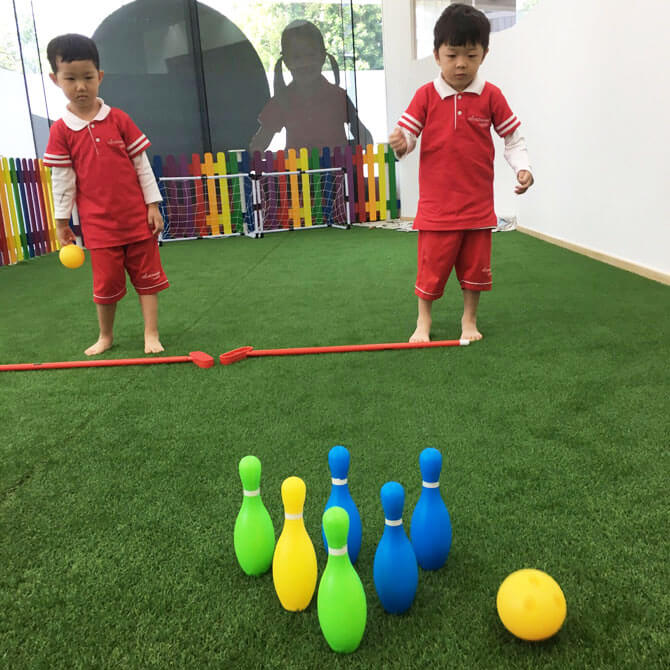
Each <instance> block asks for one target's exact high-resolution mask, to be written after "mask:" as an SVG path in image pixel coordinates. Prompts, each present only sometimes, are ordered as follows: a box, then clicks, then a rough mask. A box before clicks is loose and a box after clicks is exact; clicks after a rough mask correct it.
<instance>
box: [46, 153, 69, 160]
mask: <svg viewBox="0 0 670 670" xmlns="http://www.w3.org/2000/svg"><path fill="white" fill-rule="evenodd" d="M44 158H51V159H53V160H65V159H66V158H67V159H68V160H69V159H70V156H69V154H47V153H45V154H44Z"/></svg>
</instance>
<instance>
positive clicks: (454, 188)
mask: <svg viewBox="0 0 670 670" xmlns="http://www.w3.org/2000/svg"><path fill="white" fill-rule="evenodd" d="M490 31H491V26H490V23H489V20H488V19H487V18H486V15H485V14H484V13H483V12H481V11H479V10H477V9H475V8H473V7H470V6H469V5H463V4H454V5H450V6H449V7H447V8H446V9H445V10H444V11H443V12H442V15H441V16H440V18H439V19H438V20H437V23H436V24H435V29H434V36H435V41H434V47H435V49H434V52H433V53H434V56H435V61H436V62H437V64H438V66H439V68H440V75H439V76H438V77H437V78H436V79H435V80H434V81H432V82H430V83H428V84H425V85H424V86H422V87H421V88H420V89H419V90H418V91H417V92H416V94H415V95H414V98H413V99H412V102H411V103H410V105H409V107H408V108H407V111H406V112H405V113H404V114H403V115H402V117H401V119H400V121H399V122H398V126H397V127H396V128H395V129H394V130H393V132H392V133H391V136H390V138H389V143H390V145H391V147H392V148H393V150H394V151H395V152H396V155H397V156H398V157H399V158H401V157H402V156H404V155H406V154H407V153H409V152H410V151H412V150H413V149H414V147H415V146H416V140H417V137H418V136H419V135H422V139H421V155H420V159H419V205H418V210H417V215H416V218H415V220H414V226H413V227H414V228H415V229H416V230H418V231H419V237H418V254H417V256H418V267H417V279H416V285H415V289H414V292H415V293H416V295H417V296H418V299H419V316H418V319H417V324H416V330H415V331H414V333H413V334H412V336H411V337H410V342H428V341H429V340H430V326H431V323H432V316H431V312H432V306H433V301H434V300H437V299H438V298H440V297H441V296H442V294H443V292H444V286H445V284H446V282H447V279H448V278H449V274H450V273H451V270H452V268H453V267H455V268H456V275H457V277H458V279H459V281H460V284H461V289H462V290H463V317H462V319H461V328H462V332H461V338H462V339H468V340H480V339H481V338H482V334H481V333H480V332H479V330H478V329H477V306H478V304H479V296H480V292H481V291H490V290H491V231H492V229H493V228H495V227H496V223H497V217H496V215H495V212H494V211H493V158H494V148H493V141H492V139H491V130H490V129H491V126H493V127H494V129H495V131H496V133H498V135H499V136H500V137H503V138H504V139H505V158H506V159H507V162H508V163H509V164H510V165H511V167H512V169H513V170H514V171H515V173H516V176H517V181H518V185H517V186H516V189H515V190H516V193H518V194H521V193H525V192H526V191H527V190H528V188H529V187H530V186H531V185H532V184H533V176H532V174H531V172H530V166H529V163H528V152H527V150H526V143H525V140H524V139H523V137H521V135H520V134H519V131H518V128H519V125H520V122H519V120H518V119H517V117H516V116H515V115H514V114H513V113H512V111H511V109H510V108H509V105H508V104H507V101H506V100H505V98H504V96H503V94H502V93H501V91H500V89H499V88H497V87H496V86H494V85H493V84H491V83H489V82H487V81H485V80H484V79H482V78H481V76H480V75H479V74H478V71H479V67H480V65H481V64H482V62H483V61H484V58H485V57H486V54H487V53H488V45H489V34H490Z"/></svg>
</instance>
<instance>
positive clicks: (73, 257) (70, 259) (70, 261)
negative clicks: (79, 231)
mask: <svg viewBox="0 0 670 670" xmlns="http://www.w3.org/2000/svg"><path fill="white" fill-rule="evenodd" d="M58 258H59V259H60V262H61V263H62V264H63V265H64V266H65V267H66V268H70V269H72V270H74V269H75V268H78V267H81V265H82V264H83V262H84V250H83V249H82V248H81V247H78V246H77V245H76V244H68V245H66V246H64V247H61V250H60V251H59V252H58Z"/></svg>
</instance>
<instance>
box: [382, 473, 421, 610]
mask: <svg viewBox="0 0 670 670" xmlns="http://www.w3.org/2000/svg"><path fill="white" fill-rule="evenodd" d="M381 499H382V507H383V508H384V517H385V526H384V534H383V535H382V539H381V540H379V544H378V545H377V551H376V552H375V562H374V567H373V571H372V574H373V577H374V580H375V589H376V590H377V595H378V596H379V600H381V603H382V606H383V607H384V609H385V610H386V611H387V612H390V613H391V614H401V613H402V612H405V611H407V610H408V609H409V608H410V606H411V604H412V602H413V601H414V596H415V595H416V587H417V585H418V583H419V568H418V566H417V564H416V556H415V555H414V549H413V548H412V543H411V542H410V541H409V539H408V537H407V535H406V534H405V529H404V528H403V525H402V509H403V506H404V504H405V490H404V489H403V487H402V486H401V485H400V484H398V482H386V484H384V486H382V490H381Z"/></svg>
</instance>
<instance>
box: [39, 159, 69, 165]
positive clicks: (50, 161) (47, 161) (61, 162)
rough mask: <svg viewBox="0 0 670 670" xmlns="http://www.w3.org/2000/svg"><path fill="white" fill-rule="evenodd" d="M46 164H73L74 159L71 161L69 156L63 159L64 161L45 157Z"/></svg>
mask: <svg viewBox="0 0 670 670" xmlns="http://www.w3.org/2000/svg"><path fill="white" fill-rule="evenodd" d="M44 164H45V165H46V166H47V167H48V166H50V165H54V166H57V165H72V161H71V160H70V159H69V158H68V159H64V160H62V161H55V160H53V159H51V158H45V159H44Z"/></svg>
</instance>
